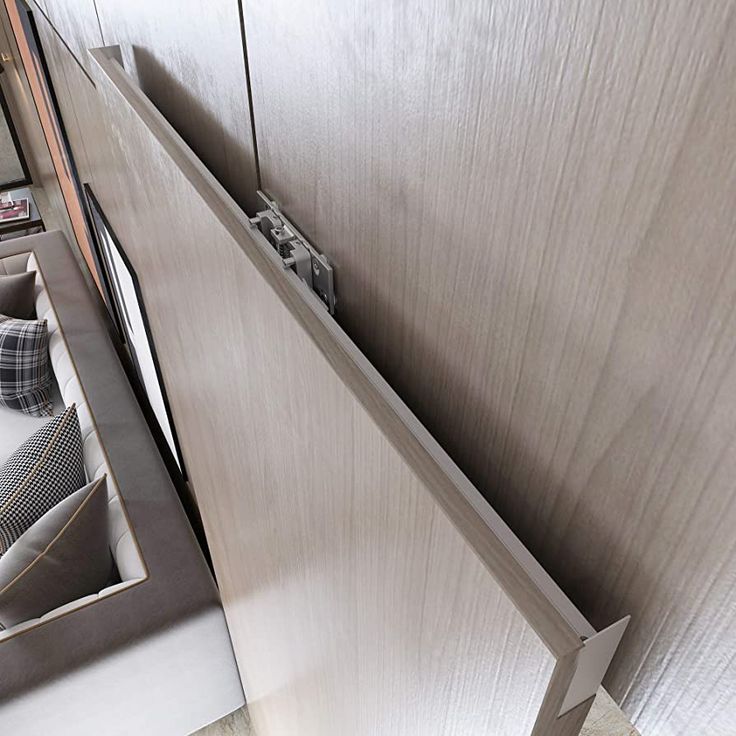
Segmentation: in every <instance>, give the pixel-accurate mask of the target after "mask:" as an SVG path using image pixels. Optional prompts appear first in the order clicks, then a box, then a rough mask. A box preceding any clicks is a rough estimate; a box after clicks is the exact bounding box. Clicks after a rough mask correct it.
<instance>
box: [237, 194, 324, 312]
mask: <svg viewBox="0 0 736 736" xmlns="http://www.w3.org/2000/svg"><path fill="white" fill-rule="evenodd" d="M258 194H259V196H260V197H261V199H262V200H263V201H264V203H265V204H266V209H265V210H262V211H261V212H257V213H256V215H255V217H251V218H249V221H250V224H251V225H253V226H254V227H255V228H257V229H258V230H259V231H260V233H261V235H263V237H264V239H265V240H266V242H267V243H268V244H269V245H270V246H271V247H272V248H273V249H274V250H275V251H276V252H277V253H278V255H279V257H280V258H281V260H282V263H283V266H284V269H291V270H292V271H294V273H296V275H297V276H298V277H299V278H300V279H301V280H302V281H303V282H304V283H305V284H306V285H307V287H308V288H309V289H311V290H312V291H313V292H314V293H315V295H316V296H317V297H318V298H319V300H320V301H321V302H322V304H323V305H324V306H325V307H326V309H327V310H328V311H329V313H330V314H334V313H335V304H336V301H337V300H336V298H335V273H334V270H333V268H332V264H331V263H330V261H329V260H328V258H327V256H325V255H324V254H322V253H320V252H319V251H317V250H316V249H315V248H314V246H312V245H311V243H309V241H308V240H307V239H306V238H305V237H304V236H303V235H302V234H301V233H300V232H299V231H298V230H297V229H296V228H295V227H294V225H292V223H291V222H289V220H288V219H287V218H286V217H285V216H284V215H283V213H282V212H281V211H280V210H279V209H278V205H277V204H276V203H275V202H274V201H272V200H271V199H269V198H268V197H267V196H266V195H265V194H264V193H263V192H260V191H259V192H258Z"/></svg>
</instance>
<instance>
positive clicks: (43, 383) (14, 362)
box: [0, 314, 53, 417]
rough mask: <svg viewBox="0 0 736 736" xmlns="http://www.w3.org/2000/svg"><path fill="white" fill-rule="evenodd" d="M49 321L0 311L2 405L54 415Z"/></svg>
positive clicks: (33, 412)
mask: <svg viewBox="0 0 736 736" xmlns="http://www.w3.org/2000/svg"><path fill="white" fill-rule="evenodd" d="M50 386H51V371H50V369H49V333H48V328H47V325H46V320H45V319H44V320H24V319H14V318H13V317H6V316H5V315H4V314H0V404H2V405H3V406H7V407H8V408H9V409H17V410H19V411H22V412H25V413H26V414H31V415H33V416H35V417H42V416H47V417H50V416H52V415H53V410H52V406H51V400H50V397H49V388H50Z"/></svg>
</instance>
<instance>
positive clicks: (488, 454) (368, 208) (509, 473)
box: [245, 0, 736, 736]
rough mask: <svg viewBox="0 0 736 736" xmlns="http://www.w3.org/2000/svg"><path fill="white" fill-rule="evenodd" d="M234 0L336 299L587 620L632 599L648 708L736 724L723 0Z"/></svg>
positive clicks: (281, 191) (692, 725) (636, 653)
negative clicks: (329, 263)
mask: <svg viewBox="0 0 736 736" xmlns="http://www.w3.org/2000/svg"><path fill="white" fill-rule="evenodd" d="M245 10H246V31H247V37H248V48H249V58H250V65H251V72H252V80H253V98H254V108H255V118H256V124H257V126H258V129H257V135H258V142H259V153H260V165H261V174H262V177H263V184H264V187H265V188H266V189H267V190H268V191H269V192H270V193H271V194H272V195H274V196H275V197H276V198H277V199H278V201H279V202H280V203H281V205H282V206H283V208H284V210H285V211H286V213H287V214H289V215H290V216H291V217H292V218H293V219H294V220H295V222H296V223H297V224H298V225H299V226H300V227H301V228H302V229H303V230H304V231H305V232H306V234H307V235H309V236H311V237H312V238H313V240H314V242H315V243H316V244H318V246H319V247H320V248H322V249H324V251H325V252H326V253H327V254H328V255H329V256H330V258H332V259H333V260H334V262H335V265H336V270H337V283H338V299H339V303H338V314H339V319H340V321H341V323H342V324H343V325H344V327H345V328H346V329H347V331H348V332H349V334H351V336H352V337H353V338H354V339H355V340H356V341H357V343H358V344H359V345H360V346H361V348H362V349H364V350H365V351H366V352H367V354H368V356H369V357H370V358H371V360H372V361H373V362H374V363H375V364H376V365H377V366H378V367H379V369H380V370H381V372H382V373H383V374H384V375H385V376H387V377H388V378H389V381H390V382H391V383H392V385H393V386H394V387H395V388H396V389H397V390H398V392H399V393H400V394H401V395H402V397H403V398H404V399H405V400H406V401H407V402H408V403H409V405H410V406H411V407H412V408H413V409H414V410H415V411H416V412H417V414H418V415H419V417H420V418H421V419H422V420H423V421H424V423H425V424H426V425H427V426H428V427H429V429H430V430H431V431H432V432H433V433H434V434H435V435H436V436H437V437H438V438H439V439H440V441H441V443H442V444H443V445H444V446H445V447H446V448H447V449H448V451H449V452H450V454H451V455H452V456H453V457H454V459H456V460H457V461H458V462H459V464H460V465H461V467H462V468H463V469H464V470H465V471H466V472H467V473H468V474H469V475H470V477H471V479H472V480H473V481H474V482H475V483H476V485H477V486H478V487H479V488H480V489H481V490H482V491H483V492H484V494H485V495H486V496H487V498H489V499H490V500H491V501H492V503H493V505H494V506H495V507H496V508H497V509H498V510H499V511H500V513H501V514H502V516H503V517H504V518H505V519H506V520H507V521H508V522H509V523H511V525H512V526H513V527H514V529H515V530H516V531H517V532H518V533H519V535H520V536H521V538H522V539H523V540H524V541H525V543H527V545H528V546H529V547H530V549H531V550H532V551H533V552H534V553H535V554H536V556H537V557H538V558H539V559H540V560H541V561H542V562H543V564H545V565H546V566H547V568H548V569H549V570H550V571H551V572H552V574H553V576H554V577H555V578H556V579H557V580H559V581H561V582H562V583H563V587H565V588H566V590H567V592H568V593H569V594H570V595H571V597H572V598H573V600H575V602H576V603H577V604H578V605H579V606H581V607H582V608H583V610H584V611H585V612H586V613H587V614H588V615H589V616H591V618H592V620H593V623H594V624H597V625H600V624H602V623H604V621H603V620H602V619H603V617H604V616H606V617H608V616H610V614H611V612H612V611H615V612H617V613H619V614H622V613H624V612H631V613H632V614H633V621H632V627H631V629H630V632H629V634H628V635H627V637H626V638H625V639H624V645H623V647H622V649H621V651H620V653H619V655H618V657H617V660H616V664H615V667H614V669H613V671H612V672H611V675H610V677H609V678H608V681H607V682H608V685H609V687H610V688H611V689H612V692H613V694H614V695H615V697H616V698H617V699H619V700H621V701H623V704H624V708H625V710H626V711H627V712H628V713H629V715H631V716H633V717H634V720H635V722H636V724H637V725H638V726H639V727H640V729H641V730H642V732H644V733H646V734H648V735H651V736H672V734H680V733H688V732H690V733H708V734H709V735H710V734H712V735H713V736H729V735H730V734H732V733H733V728H734V726H733V724H734V723H736V674H734V668H733V662H734V661H736V593H734V587H733V583H734V579H735V577H736V551H735V550H734V548H733V547H734V545H733V541H732V537H733V534H732V530H733V528H734V525H735V524H736V490H735V489H734V484H733V477H734V473H735V472H736V467H735V466H736V453H735V452H734V439H735V438H736V426H735V423H736V368H735V367H734V366H735V365H736V363H735V362H734V350H736V313H735V312H734V304H735V302H736V294H735V293H734V284H736V278H734V276H736V274H734V268H736V265H735V264H734V252H735V249H734V246H735V243H734V232H735V227H736V222H734V219H735V217H736V208H735V207H734V201H735V200H736V175H735V169H736V128H735V118H734V114H735V112H734V102H735V100H736V90H735V89H734V83H733V82H734V78H736V60H735V59H734V54H735V53H736V30H735V29H734V23H733V17H732V16H733V2H718V3H691V2H686V1H685V0H669V1H668V2H651V3H634V2H630V3H604V2H602V0H601V1H598V0H589V1H588V0H583V1H581V2H541V1H536V0H527V1H526V2H510V1H507V2H494V3H489V2H478V1H474V2H464V3H454V2H449V1H446V0H432V1H431V2H418V1H417V2H407V3H403V4H396V3H391V2H387V1H381V2H372V3H365V2H363V3H361V2H352V3H344V2H339V1H338V0H322V1H321V2H314V3H312V2H310V3H307V2H293V1H292V0H274V1H273V2H269V3H259V2H249V3H246V5H245ZM274 29H278V33H277V35H278V43H274Z"/></svg>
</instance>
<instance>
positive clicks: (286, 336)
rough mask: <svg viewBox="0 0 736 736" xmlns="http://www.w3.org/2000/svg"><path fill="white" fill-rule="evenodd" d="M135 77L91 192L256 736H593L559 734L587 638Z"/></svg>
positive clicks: (581, 712)
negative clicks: (140, 305) (159, 389)
mask: <svg viewBox="0 0 736 736" xmlns="http://www.w3.org/2000/svg"><path fill="white" fill-rule="evenodd" d="M101 58H104V57H101ZM116 69H117V66H116V65H115V64H108V65H106V66H105V72H104V73H103V72H101V71H100V72H99V73H98V74H96V76H95V78H96V80H97V92H98V94H99V95H101V97H102V99H104V103H105V105H104V107H105V110H106V113H105V117H106V126H105V127H106V129H105V132H104V138H103V139H101V141H100V143H102V140H104V141H105V145H104V149H105V150H104V153H101V155H102V156H104V157H105V158H106V166H105V167H100V168H96V169H95V170H96V171H99V175H97V176H96V178H95V180H94V181H93V186H94V187H95V192H96V194H97V196H98V199H99V201H100V203H101V205H102V207H103V209H104V210H105V212H106V214H107V216H108V218H109V220H110V222H111V224H112V226H113V229H114V230H115V232H116V233H117V235H118V237H119V238H120V240H121V243H122V244H123V247H124V248H125V249H126V252H127V254H128V256H129V257H130V258H131V260H132V262H133V264H134V266H135V268H136V271H137V272H138V274H139V277H140V281H141V289H142V293H143V298H144V301H145V303H146V307H147V311H148V313H149V316H150V319H151V329H152V333H153V337H154V340H155V342H156V345H157V352H158V354H159V357H160V360H161V369H162V373H163V376H164V380H165V382H166V386H167V392H168V394H169V397H170V399H171V405H172V412H173V415H174V420H175V422H176V424H177V427H178V430H179V433H180V440H181V444H182V449H183V452H184V456H185V458H186V460H187V466H188V468H189V470H190V474H191V478H192V481H193V484H194V488H195V491H196V494H197V498H198V500H199V504H200V508H201V511H202V517H203V521H204V523H205V527H206V530H207V534H208V540H209V542H210V545H211V551H212V556H213V560H214V564H215V568H216V570H217V575H218V581H219V584H220V586H221V592H222V596H223V602H224V606H225V610H226V614H227V616H228V623H229V626H230V631H231V635H232V637H233V641H234V645H235V650H236V654H237V657H238V662H239V666H240V669H241V674H242V676H243V678H244V685H245V689H246V692H247V695H248V701H249V710H250V712H251V715H252V717H253V720H254V723H255V726H256V729H257V730H258V731H259V732H261V733H263V734H269V735H271V736H282V735H283V736H286V735H287V734H288V736H292V735H293V734H295V733H299V734H300V735H303V736H338V735H339V736H343V734H346V733H350V734H356V736H361V735H364V736H374V735H375V734H392V735H396V736H399V735H404V736H413V735H414V734H434V733H436V734H438V735H439V734H442V736H452V735H453V734H455V735H456V736H470V735H471V734H478V736H480V735H481V734H483V735H484V736H485V735H486V734H488V733H499V734H504V735H505V736H515V735H516V734H519V735H520V736H521V735H528V734H531V733H532V732H533V733H534V734H535V736H537V735H539V736H549V735H550V734H552V733H554V734H560V736H571V735H572V734H575V733H577V731H578V730H579V727H580V725H581V724H582V721H583V719H584V717H585V713H587V710H588V708H589V707H590V702H588V703H586V704H583V705H581V706H580V707H579V708H578V709H577V710H576V711H575V712H574V713H573V714H571V715H570V716H569V717H566V718H565V719H564V720H563V719H561V720H559V721H555V718H554V716H555V715H556V712H557V709H559V703H560V702H561V695H562V694H563V693H562V692H558V691H557V690H558V689H559V688H560V686H561V685H562V687H563V688H564V686H565V685H566V682H567V681H568V680H569V676H570V675H571V673H572V669H573V668H574V658H575V651H576V649H575V647H579V646H580V644H579V641H578V642H575V637H574V636H573V637H571V638H570V644H571V648H570V649H568V650H567V654H566V655H565V656H561V654H560V653H559V652H558V653H557V655H553V654H552V652H551V651H550V650H549V649H548V648H547V647H546V646H545V645H544V644H543V643H542V641H541V639H540V636H539V635H538V634H537V633H535V631H534V630H533V629H532V627H531V626H530V625H529V623H528V622H527V619H526V616H527V614H526V613H523V612H522V611H523V609H524V608H528V607H529V602H530V601H531V599H530V598H525V597H524V595H517V593H516V592H515V593H514V594H513V595H512V594H511V593H508V594H507V593H506V592H504V590H505V589H502V587H501V586H500V585H499V582H498V580H497V579H496V577H495V576H494V574H490V573H489V567H490V568H491V570H492V568H493V560H485V559H484V561H481V556H480V555H479V554H476V552H474V551H473V548H471V546H470V545H469V544H468V542H467V540H466V538H465V535H464V533H463V530H462V529H459V527H458V526H456V525H454V524H453V523H450V520H449V517H448V515H447V514H446V513H445V511H443V510H442V508H441V507H440V506H439V504H438V503H437V490H436V489H435V488H433V487H429V486H428V485H427V483H426V482H425V481H424V480H423V478H424V477H425V474H424V472H423V471H422V470H421V469H420V468H419V465H420V464H421V463H423V462H428V460H427V459H423V457H422V456H419V455H418V456H417V457H414V456H412V455H411V452H410V449H411V443H410V442H409V437H408V434H407V430H406V429H404V430H401V429H400V428H399V429H392V428H391V427H390V426H389V424H390V421H389V420H390V417H389V415H388V413H384V414H381V411H384V410H381V409H380V407H381V406H382V404H381V402H380V401H379V395H378V393H377V389H376V388H375V387H374V386H373V384H369V383H368V381H367V380H366V378H362V379H361V377H360V375H361V374H360V371H358V370H357V369H354V370H353V372H352V373H351V372H349V371H348V369H347V368H346V366H348V365H349V360H348V358H347V357H346V355H343V356H342V357H339V355H338V354H339V353H340V350H341V349H338V347H337V344H336V340H335V339H334V338H331V337H330V335H331V334H332V333H330V332H329V331H325V332H324V334H323V339H322V340H321V341H318V340H317V338H316V337H315V335H316V334H318V331H319V329H320V327H319V326H320V325H326V324H329V317H325V316H323V315H324V313H323V312H322V311H321V308H320V307H318V306H317V307H316V308H315V309H316V310H317V311H313V310H312V309H311V308H308V306H307V305H308V302H306V301H305V299H304V297H303V296H302V291H301V287H299V286H298V285H290V284H291V282H289V281H287V280H286V279H285V278H284V275H283V271H282V269H281V267H280V265H279V264H278V263H276V262H275V261H273V260H272V259H273V255H272V253H270V251H261V250H260V249H259V248H258V247H256V246H254V243H253V241H252V240H251V238H250V236H249V235H248V224H247V220H246V219H245V217H244V216H243V215H242V213H241V212H240V211H239V210H238V209H237V208H236V207H235V205H234V203H232V202H231V201H230V200H227V199H223V198H222V197H223V195H222V194H220V193H219V192H220V191H221V190H219V188H217V187H216V185H215V186H214V187H213V184H210V183H209V182H210V179H209V178H208V176H209V175H208V174H207V173H206V172H205V170H204V169H203V168H202V167H201V165H200V164H199V162H196V161H194V162H193V160H192V159H190V158H187V156H188V154H186V156H185V155H184V154H183V153H182V150H183V149H182V148H181V147H180V146H179V144H178V142H176V141H174V142H173V143H172V140H174V139H172V138H171V134H170V132H169V128H168V126H166V125H165V123H164V122H163V120H162V119H161V118H160V117H158V116H156V115H153V114H152V111H151V110H152V109H151V107H150V105H149V104H148V102H147V101H146V100H145V98H144V97H143V96H142V95H140V92H139V91H138V90H136V89H134V88H133V87H130V85H129V82H126V80H125V77H124V74H123V73H122V72H120V71H119V70H117V71H116ZM105 75H111V76H110V77H107V76H105ZM162 141H163V142H162ZM100 148H103V146H100ZM88 150H89V151H96V150H98V149H97V147H96V146H92V147H88ZM172 150H173V151H174V153H173V154H172ZM172 156H176V157H175V158H173V157H172ZM93 168H95V165H94V164H93ZM131 180H135V181H136V182H137V186H130V182H131ZM202 182H205V184H203V183H202ZM164 189H165V190H166V192H167V196H166V197H158V196H157V194H156V193H157V192H161V191H162V190H164ZM212 192H215V193H216V194H215V195H213V194H212ZM133 213H134V215H133ZM246 253H247V255H246ZM174 263H175V264H176V267H175V268H172V264H174ZM323 329H324V328H323ZM195 336H196V339H193V338H194V337H195ZM332 343H335V344H332ZM330 356H332V357H330ZM341 361H342V362H341ZM361 384H362V385H361ZM361 395H372V396H373V401H374V406H371V405H370V402H369V401H367V400H366V401H362V400H360V401H359V400H358V397H359V396H361ZM386 411H387V410H386ZM379 416H380V417H381V419H380V421H379V419H378V417H379ZM402 431H403V432H404V434H405V436H406V438H407V439H406V442H405V443H404V444H403V445H402V444H400V443H394V442H393V441H390V440H389V439H388V437H390V436H392V434H391V433H395V434H399V433H401V432H402ZM448 479H449V477H448ZM465 526H466V527H469V526H470V522H468V523H467V524H466V525H465ZM487 533H488V535H492V533H491V530H487ZM497 573H498V578H499V579H502V578H503V577H504V575H503V574H501V571H500V570H498V571H497ZM528 584H529V581H527V585H528ZM512 597H513V599H514V600H515V601H517V602H518V604H519V606H520V609H521V610H520V609H517V608H516V607H515V605H514V604H513V603H512V600H511V599H512ZM534 616H536V614H534ZM553 639H554V637H553ZM558 640H559V637H558ZM573 644H574V645H575V646H572V645H573ZM548 688H550V689H551V690H553V691H555V698H554V702H556V704H557V708H556V709H552V710H550V705H551V704H552V701H551V700H549V699H548V700H547V701H544V706H543V700H544V698H545V694H546V693H547V690H548ZM542 708H543V709H544V710H543V713H544V716H545V717H544V720H542V721H540V722H539V723H537V727H536V729H535V728H534V726H535V721H536V718H537V714H538V713H539V711H540V709H542ZM553 724H554V725H553Z"/></svg>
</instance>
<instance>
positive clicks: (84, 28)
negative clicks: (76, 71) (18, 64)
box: [33, 0, 105, 69]
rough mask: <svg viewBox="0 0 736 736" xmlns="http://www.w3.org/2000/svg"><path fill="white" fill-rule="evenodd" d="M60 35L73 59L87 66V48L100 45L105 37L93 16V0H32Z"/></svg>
mask: <svg viewBox="0 0 736 736" xmlns="http://www.w3.org/2000/svg"><path fill="white" fill-rule="evenodd" d="M33 2H35V3H36V5H37V6H38V7H39V8H40V10H42V11H43V12H44V14H45V15H46V17H47V18H48V19H49V20H50V21H51V23H52V24H53V26H54V28H55V29H56V30H57V31H58V33H59V35H60V36H61V38H63V39H64V41H65V43H66V45H67V46H68V48H69V50H70V51H71V53H72V54H73V55H74V58H75V59H76V60H77V62H78V63H79V64H80V65H81V66H83V67H84V68H85V69H88V68H89V57H88V55H87V49H89V48H96V47H98V46H103V45H104V43H105V40H104V39H103V37H102V30H101V28H100V23H99V20H98V17H97V8H96V6H95V0H46V2H45V3H44V4H43V5H42V4H40V3H39V1H38V0H33Z"/></svg>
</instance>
